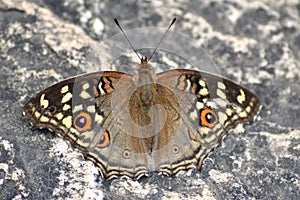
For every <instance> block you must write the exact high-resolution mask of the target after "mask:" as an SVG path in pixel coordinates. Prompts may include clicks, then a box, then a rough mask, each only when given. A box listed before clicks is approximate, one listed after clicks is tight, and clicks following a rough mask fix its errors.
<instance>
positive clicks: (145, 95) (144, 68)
mask: <svg viewBox="0 0 300 200" xmlns="http://www.w3.org/2000/svg"><path fill="white" fill-rule="evenodd" d="M137 71H138V75H137V82H136V86H137V89H136V93H137V96H138V99H139V104H140V106H141V108H142V109H143V108H144V109H145V108H146V110H147V108H149V107H150V106H152V105H153V104H155V96H156V89H157V88H156V83H155V79H154V75H153V72H152V66H151V65H150V64H148V63H147V62H146V63H144V62H143V61H142V63H141V64H139V65H137Z"/></svg>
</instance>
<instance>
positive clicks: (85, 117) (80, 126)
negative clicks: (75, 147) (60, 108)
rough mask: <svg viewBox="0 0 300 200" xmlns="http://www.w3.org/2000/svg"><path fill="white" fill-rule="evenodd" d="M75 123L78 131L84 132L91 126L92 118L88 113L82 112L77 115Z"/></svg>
mask: <svg viewBox="0 0 300 200" xmlns="http://www.w3.org/2000/svg"><path fill="white" fill-rule="evenodd" d="M73 124H74V127H75V128H76V129H77V130H78V131H80V132H84V131H87V130H88V129H90V128H91V126H92V118H91V116H90V115H89V114H88V113H86V112H80V113H79V114H78V115H76V116H75V119H74V122H73Z"/></svg>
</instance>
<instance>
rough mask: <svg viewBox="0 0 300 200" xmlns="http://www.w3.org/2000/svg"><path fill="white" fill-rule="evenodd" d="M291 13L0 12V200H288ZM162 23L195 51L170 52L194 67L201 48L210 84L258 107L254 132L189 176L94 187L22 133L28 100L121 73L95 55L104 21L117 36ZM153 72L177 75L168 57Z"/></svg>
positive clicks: (214, 8) (288, 7)
mask: <svg viewBox="0 0 300 200" xmlns="http://www.w3.org/2000/svg"><path fill="white" fill-rule="evenodd" d="M16 2H17V3H16ZM58 2H59V3H58ZM299 13H300V3H299V2H297V1H292V0H290V1H283V0H279V1H276V2H274V1H271V0H264V1H245V0H242V1H212V0H203V1H201V2H200V3H199V1H196V0H194V1H190V2H189V3H187V2H185V1H154V2H153V3H152V2H136V1H126V2H125V1H124V2H123V1H122V2H115V1H85V2H84V1H79V0H78V1H77V0H75V1H74V0H72V1H71V0H64V1H54V0H51V1H49V0H44V1H42V0H33V1H25V0H24V1H22V0H18V1H10V0H2V1H0V26H1V29H0V51H1V53H0V55H1V56H0V69H1V72H0V91H1V93H0V105H1V106H0V114H1V122H0V127H1V129H0V190H1V192H0V199H13V198H14V199H49V198H52V199H54V198H69V199H88V198H89V197H90V198H91V199H97V198H98V199H101V198H103V197H104V198H107V199H124V198H126V199H144V198H147V199H168V198H180V199H201V198H203V199H233V198H235V199H251V198H253V199H254V198H255V199H299V198H300V168H299V166H300V161H299V155H300V123H299V115H300V104H299V101H300V85H299V83H300V80H299V74H300V67H299V59H300V53H299V52H300V51H299V49H300V42H299V41H300V19H299V16H300V15H299ZM174 16H176V17H177V18H178V21H177V23H176V24H175V26H174V27H173V29H174V30H176V31H178V32H180V33H183V34H185V35H187V37H189V38H191V39H193V40H194V41H195V42H193V44H194V46H193V47H191V46H188V48H187V47H186V46H185V45H187V43H185V42H182V41H180V40H173V41H172V42H169V43H171V44H174V49H175V47H177V48H178V49H184V52H185V53H186V54H188V55H191V56H190V57H186V56H184V58H185V59H187V60H189V59H192V60H193V61H199V62H201V59H199V58H198V60H197V57H196V59H195V58H194V57H193V56H196V55H198V54H197V53H196V52H197V50H199V52H201V51H203V50H201V49H200V45H202V46H203V47H204V48H205V49H206V50H207V51H208V53H209V54H210V57H211V58H212V59H213V60H214V62H215V63H216V65H217V66H218V70H219V73H220V74H222V75H224V76H226V77H228V78H230V79H232V80H234V81H236V82H238V83H239V84H241V85H243V86H245V87H246V88H248V89H250V90H251V91H253V92H254V93H255V94H256V95H257V96H258V97H259V98H260V100H261V101H262V104H263V106H264V107H263V108H262V110H261V113H260V115H259V116H258V121H257V122H255V123H254V124H251V125H247V126H244V130H243V131H241V129H238V130H237V131H235V133H232V134H230V135H229V136H228V137H227V138H226V139H225V140H224V141H223V142H222V143H221V145H220V146H219V147H218V148H216V150H215V151H213V152H212V153H211V154H210V155H209V156H208V157H207V158H206V159H205V161H204V164H203V168H202V171H201V172H198V171H196V170H195V171H192V172H191V173H190V174H189V175H183V176H179V177H177V178H170V177H165V176H158V175H157V174H153V175H151V176H150V177H149V178H144V179H141V180H139V181H132V180H119V179H114V180H112V181H103V180H102V179H101V177H100V176H99V173H98V171H97V168H96V167H95V166H94V165H93V163H91V162H87V161H85V160H84V159H83V158H82V156H81V154H80V153H78V152H77V151H75V150H73V149H72V148H71V147H70V145H68V144H67V143H66V142H65V141H64V140H62V139H60V138H58V137H55V136H54V135H53V134H52V133H50V132H49V131H46V130H37V129H34V128H32V127H30V126H29V124H28V121H27V120H26V119H25V118H24V117H23V116H22V107H23V105H24V104H25V102H26V101H27V100H29V98H30V97H32V96H33V95H34V94H36V93H37V92H38V91H40V90H42V89H44V88H46V87H49V86H50V85H51V84H53V83H56V82H58V81H61V80H63V79H64V78H68V77H71V76H74V75H78V74H81V73H84V72H91V71H96V70H103V69H113V68H117V69H120V68H121V70H123V71H130V70H132V69H130V67H131V65H127V64H124V63H129V62H132V61H128V57H122V56H121V57H119V56H120V55H119V54H114V55H112V53H111V52H110V47H106V46H102V45H100V41H101V40H103V39H104V38H108V37H110V36H112V34H115V33H119V30H118V28H117V27H116V26H115V24H114V22H113V20H112V19H113V18H114V17H118V19H119V21H120V23H121V24H122V25H123V28H124V29H126V30H128V29H131V28H140V27H149V26H152V27H167V26H168V24H169V23H170V21H171V19H172V18H173V17H174ZM158 35H159V34H158ZM120 38H121V37H120ZM166 39H168V38H166ZM169 40H170V39H169ZM140 41H141V42H140V43H141V44H139V45H140V46H141V47H143V45H142V44H143V42H145V43H147V44H148V43H149V41H147V39H145V41H143V40H140ZM135 43H139V40H135ZM124 44H126V43H125V42H124ZM155 44H156V42H155V41H154V44H153V46H155ZM171 44H170V45H171ZM176 44H177V46H176ZM145 47H147V46H145ZM126 48H127V49H128V47H126ZM158 54H160V52H159V53H158ZM115 58H119V59H118V60H117V61H115V62H113V64H115V65H111V67H107V65H105V64H107V63H110V62H111V61H114V60H115ZM129 58H130V57H129ZM201 58H202V57H201ZM132 59H133V60H135V61H136V60H137V59H136V58H134V56H133V57H132ZM155 59H156V58H153V61H155ZM120 63H121V66H120ZM132 63H134V62H132ZM163 63H164V64H165V65H167V66H172V67H175V68H176V67H178V68H185V67H186V65H184V64H183V63H184V62H181V60H180V59H178V60H176V59H175V58H174V59H172V57H171V59H170V58H168V59H167V58H165V59H163ZM192 63H193V64H195V62H192ZM204 63H205V62H204ZM196 64H197V63H196ZM104 65H105V66H104ZM104 67H105V68H104ZM133 67H134V66H133ZM165 68H168V67H166V66H162V69H165ZM128 69H129V70H128ZM237 132H242V133H237Z"/></svg>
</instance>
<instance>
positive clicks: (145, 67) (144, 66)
mask: <svg viewBox="0 0 300 200" xmlns="http://www.w3.org/2000/svg"><path fill="white" fill-rule="evenodd" d="M136 70H137V71H138V72H139V73H141V72H148V71H152V65H151V64H149V63H148V59H147V57H142V58H141V63H140V64H138V65H137V67H136Z"/></svg>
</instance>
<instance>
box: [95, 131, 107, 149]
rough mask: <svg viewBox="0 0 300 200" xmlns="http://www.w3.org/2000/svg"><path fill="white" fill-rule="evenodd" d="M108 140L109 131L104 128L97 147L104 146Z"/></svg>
mask: <svg viewBox="0 0 300 200" xmlns="http://www.w3.org/2000/svg"><path fill="white" fill-rule="evenodd" d="M109 141H110V136H109V132H108V131H107V130H106V131H105V132H104V133H103V136H102V137H101V140H100V142H99V143H98V144H97V147H99V148H103V147H106V146H108V145H109Z"/></svg>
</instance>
